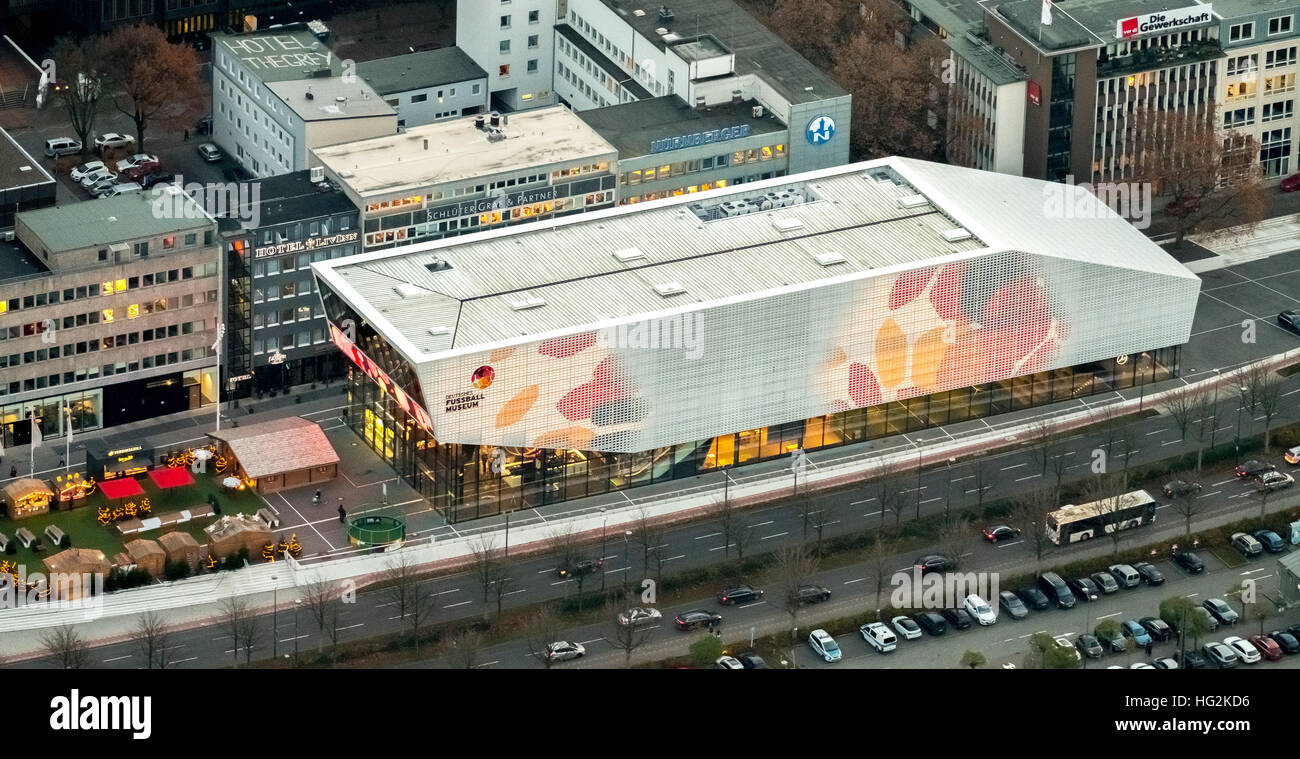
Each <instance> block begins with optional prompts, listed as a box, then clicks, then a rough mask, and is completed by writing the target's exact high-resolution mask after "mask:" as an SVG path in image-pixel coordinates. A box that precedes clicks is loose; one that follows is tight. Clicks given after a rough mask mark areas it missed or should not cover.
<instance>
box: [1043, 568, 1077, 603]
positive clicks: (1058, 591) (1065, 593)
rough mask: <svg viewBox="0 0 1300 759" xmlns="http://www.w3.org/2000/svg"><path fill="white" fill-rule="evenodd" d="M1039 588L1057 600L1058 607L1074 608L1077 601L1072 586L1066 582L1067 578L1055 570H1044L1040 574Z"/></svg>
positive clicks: (1044, 593)
mask: <svg viewBox="0 0 1300 759" xmlns="http://www.w3.org/2000/svg"><path fill="white" fill-rule="evenodd" d="M1038 589H1039V590H1041V591H1043V595H1045V596H1047V597H1048V598H1049V599H1051V600H1053V601H1055V602H1056V605H1057V607H1059V608H1062V609H1073V608H1074V604H1075V601H1076V600H1077V599H1075V597H1074V593H1073V591H1071V590H1070V586H1069V585H1066V584H1065V580H1062V579H1061V576H1060V575H1058V574H1057V573H1055V572H1044V573H1042V574H1041V575H1039V576H1038Z"/></svg>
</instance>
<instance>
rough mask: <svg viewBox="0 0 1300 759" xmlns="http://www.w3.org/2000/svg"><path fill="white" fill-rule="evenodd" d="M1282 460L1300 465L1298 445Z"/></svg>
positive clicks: (1298, 329) (1298, 315)
mask: <svg viewBox="0 0 1300 759" xmlns="http://www.w3.org/2000/svg"><path fill="white" fill-rule="evenodd" d="M1293 313H1295V314H1296V315H1297V316H1296V318H1297V319H1300V311H1295V312H1293ZM1295 329H1296V331H1297V332H1300V326H1298V327H1296V328H1295ZM1282 460H1283V461H1285V462H1286V463H1288V464H1290V465H1292V466H1297V465H1300V445H1297V446H1296V447H1294V448H1288V449H1286V453H1284V454H1282Z"/></svg>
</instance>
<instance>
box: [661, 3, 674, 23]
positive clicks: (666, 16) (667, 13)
mask: <svg viewBox="0 0 1300 759" xmlns="http://www.w3.org/2000/svg"><path fill="white" fill-rule="evenodd" d="M672 22H673V11H672V9H671V8H669V7H668V6H666V5H661V6H659V23H661V24H671V23H672Z"/></svg>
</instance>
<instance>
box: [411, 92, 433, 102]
mask: <svg viewBox="0 0 1300 759" xmlns="http://www.w3.org/2000/svg"><path fill="white" fill-rule="evenodd" d="M428 99H429V94H428V93H427V92H421V93H420V94H419V95H412V96H411V102H412V103H423V102H425V101H426V100H428Z"/></svg>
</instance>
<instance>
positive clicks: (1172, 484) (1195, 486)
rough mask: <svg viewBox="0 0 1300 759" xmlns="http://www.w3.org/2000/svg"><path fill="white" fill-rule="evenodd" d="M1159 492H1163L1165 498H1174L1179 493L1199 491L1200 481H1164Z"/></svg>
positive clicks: (1190, 493) (1188, 493)
mask: <svg viewBox="0 0 1300 759" xmlns="http://www.w3.org/2000/svg"><path fill="white" fill-rule="evenodd" d="M1160 492H1162V493H1164V494H1165V498H1176V497H1178V496H1180V495H1192V494H1194V493H1199V492H1201V483H1199V482H1184V481H1183V480H1170V481H1169V482H1166V483H1165V485H1164V487H1162V488H1160Z"/></svg>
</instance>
